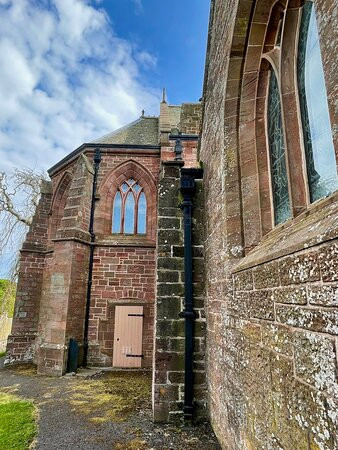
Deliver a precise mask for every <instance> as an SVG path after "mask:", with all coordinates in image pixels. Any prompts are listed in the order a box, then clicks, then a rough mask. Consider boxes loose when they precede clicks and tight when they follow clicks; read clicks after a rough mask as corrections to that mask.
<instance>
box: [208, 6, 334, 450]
mask: <svg viewBox="0 0 338 450" xmlns="http://www.w3.org/2000/svg"><path fill="white" fill-rule="evenodd" d="M212 3H213V6H214V10H213V11H212V26H211V28H210V30H209V40H210V42H209V52H208V57H207V60H208V64H209V66H208V67H207V72H206V80H205V92H204V121H203V130H202V142H201V160H202V161H203V164H204V165H203V167H204V169H205V172H204V174H205V176H204V181H205V186H204V187H205V201H206V202H205V203H206V214H205V217H206V224H205V225H206V242H205V253H206V260H205V267H206V301H207V332H208V348H207V355H208V360H207V368H208V387H209V410H210V416H211V421H212V424H213V427H214V430H215V431H216V434H217V436H218V438H219V440H220V442H221V444H222V446H223V448H231V449H238V450H243V449H261V448H283V449H290V450H293V449H296V448H297V449H309V448H325V449H334V448H336V447H337V445H338V444H337V434H336V424H335V415H336V412H335V411H336V408H337V405H336V398H337V392H338V386H337V379H336V374H337V359H336V355H337V348H336V343H337V332H338V330H337V323H338V316H337V302H336V299H335V295H336V293H337V261H338V256H337V241H336V237H337V234H338V230H337V217H338V212H337V196H331V198H329V199H326V200H322V201H321V202H320V203H317V205H312V206H309V205H308V206H307V211H306V212H305V213H303V214H301V215H299V216H298V217H297V218H295V219H294V220H292V221H290V222H289V223H288V224H285V225H284V226H282V227H279V228H276V229H274V230H272V231H271V232H270V233H269V234H267V235H266V236H265V238H264V239H262V229H261V219H262V217H261V215H260V211H259V209H258V208H257V203H259V202H257V195H256V196H255V195H253V194H254V193H255V192H257V190H258V180H259V178H258V176H257V172H256V166H257V161H258V163H260V162H261V161H260V159H259V155H260V153H259V150H260V147H259V146H257V147H256V141H255V119H256V118H255V115H254V114H253V113H252V112H253V111H255V104H256V101H257V102H258V100H259V99H257V98H256V97H255V92H256V90H255V86H256V81H257V67H258V66H259V58H260V55H258V53H257V52H258V48H257V47H258V46H257V44H258V43H259V42H261V40H262V39H263V38H264V30H265V24H266V23H267V21H268V19H269V11H270V7H271V5H272V4H273V2H272V1H271V2H267V1H260V0H257V1H230V0H227V1H223V0H222V1H221V0H214V1H213V2H212ZM293 3H294V5H296V6H297V5H298V2H293ZM315 5H316V8H317V15H318V23H319V32H320V38H321V46H322V55H323V62H324V72H325V79H326V84H327V90H328V99H329V107H330V109H331V120H332V124H334V123H336V120H335V118H336V116H335V115H334V107H333V101H332V100H333V97H334V92H335V90H334V89H335V88H334V87H333V85H334V81H333V80H334V79H335V78H336V75H335V72H336V68H335V64H332V63H330V61H333V60H334V58H335V55H334V48H335V45H336V40H335V39H334V38H333V30H332V22H331V21H330V18H332V17H333V15H334V11H337V5H336V4H335V3H334V2H332V1H329V2H327V1H322V0H320V1H317V2H315ZM253 7H255V8H256V9H255V14H256V15H255V18H256V19H255V24H254V25H253V27H252V29H251V30H250V17H252V16H251V13H252V8H253ZM250 31H251V34H250V39H251V42H252V43H253V45H252V46H251V48H250V49H249V50H248V53H247V58H245V57H246V52H247V48H246V42H247V39H248V38H249V33H250ZM254 44H255V45H254ZM245 64H246V65H245ZM244 67H246V73H245V75H243V70H244ZM250 68H251V69H250ZM239 111H240V112H239ZM243 123H244V125H245V128H244V126H243ZM239 124H241V126H239ZM336 132H337V131H336V128H333V133H334V137H335V133H336ZM239 135H240V137H241V141H239ZM293 150H294V147H293ZM239 155H240V158H239ZM267 181H268V180H265V183H267ZM265 194H266V193H265ZM263 230H264V228H263ZM265 231H266V230H264V232H265ZM245 255H246V256H245ZM244 256H245V257H244Z"/></svg>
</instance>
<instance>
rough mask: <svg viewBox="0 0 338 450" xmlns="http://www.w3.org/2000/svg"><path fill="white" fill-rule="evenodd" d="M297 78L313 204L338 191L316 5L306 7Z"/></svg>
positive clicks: (299, 46)
mask: <svg viewBox="0 0 338 450" xmlns="http://www.w3.org/2000/svg"><path fill="white" fill-rule="evenodd" d="M297 78H298V80H297V81H298V91H299V103H300V111H301V118H302V128H303V139H304V149H305V158H306V169H307V176H308V185H309V191H310V200H311V202H314V201H316V200H318V199H320V198H322V197H326V196H327V195H329V194H330V193H332V192H334V191H335V190H336V189H337V188H338V177H337V170H336V158H335V152H334V147H333V141H332V132H331V124H330V116H329V109H328V103H327V94H326V87H325V80H324V72H323V64H322V58H321V53H320V46H319V36H318V29H317V20H316V13H315V8H314V5H313V3H312V2H311V1H307V2H306V3H305V5H304V6H303V11H302V20H301V25H300V32H299V42H298V60H297Z"/></svg>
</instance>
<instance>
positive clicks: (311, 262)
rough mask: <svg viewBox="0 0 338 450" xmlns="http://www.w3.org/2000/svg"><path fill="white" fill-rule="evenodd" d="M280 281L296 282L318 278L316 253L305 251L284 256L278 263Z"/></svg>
mask: <svg viewBox="0 0 338 450" xmlns="http://www.w3.org/2000/svg"><path fill="white" fill-rule="evenodd" d="M279 275H280V279H281V283H282V285H283V284H296V283H305V282H308V281H317V280H319V279H320V270H319V263H318V259H317V254H315V253H307V254H305V255H297V256H296V255H295V256H290V257H287V258H285V259H284V260H282V261H281V262H280V263H279Z"/></svg>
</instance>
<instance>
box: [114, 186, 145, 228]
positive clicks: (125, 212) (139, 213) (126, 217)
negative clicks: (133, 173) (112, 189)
mask: <svg viewBox="0 0 338 450" xmlns="http://www.w3.org/2000/svg"><path fill="white" fill-rule="evenodd" d="M146 224H147V200H146V196H145V193H144V191H143V188H142V186H141V185H140V184H139V183H138V182H137V181H136V180H135V179H133V178H129V179H128V180H125V181H124V182H123V183H122V185H121V186H120V187H119V189H118V190H117V192H116V194H115V197H114V205H113V220H112V232H113V233H119V234H146V231H147V225H146Z"/></svg>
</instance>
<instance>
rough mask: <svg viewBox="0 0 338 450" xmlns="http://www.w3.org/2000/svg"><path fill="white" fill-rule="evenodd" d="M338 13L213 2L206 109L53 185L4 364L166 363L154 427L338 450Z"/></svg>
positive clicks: (129, 136) (252, 443)
mask: <svg viewBox="0 0 338 450" xmlns="http://www.w3.org/2000/svg"><path fill="white" fill-rule="evenodd" d="M337 18H338V4H337V2H334V1H332V0H315V1H309V0H308V1H304V0H212V1H211V10H210V23H209V33H208V45H207V55H206V68H205V77H204V87H203V96H202V99H201V102H200V103H196V104H193V103H183V104H182V105H181V106H173V105H169V104H168V103H167V102H166V100H165V98H163V101H162V102H161V104H160V114H159V117H147V116H144V115H142V116H141V117H140V118H139V119H138V120H136V121H135V122H133V123H131V124H129V125H127V126H126V127H124V128H122V129H120V130H117V131H115V132H113V133H111V134H109V135H107V136H104V137H103V138H101V139H98V140H96V141H94V142H92V143H86V144H83V145H82V146H81V147H79V148H78V149H76V150H74V151H73V152H72V153H70V154H69V155H68V156H67V157H66V158H64V159H63V160H62V161H60V162H59V163H57V164H56V165H55V166H54V167H52V168H51V169H50V171H49V175H50V178H51V183H46V184H44V185H43V187H42V196H41V200H40V204H39V206H38V208H37V211H36V214H35V218H34V221H33V224H32V226H31V227H30V230H29V232H28V234H27V238H26V241H25V243H24V245H23V248H22V250H21V261H20V275H19V280H18V289H17V299H16V313H15V318H14V321H13V327H12V333H11V335H10V337H9V339H8V346H7V362H15V361H31V360H33V361H34V362H35V363H36V364H37V366H38V372H39V373H41V374H49V375H62V374H64V373H65V372H66V371H67V370H69V368H70V367H71V366H72V364H74V359H75V364H76V363H78V365H81V364H82V363H84V364H88V365H92V366H102V367H111V366H113V367H118V368H130V367H141V368H152V371H153V411H154V420H155V421H159V422H174V421H177V420H180V419H181V418H183V417H185V418H186V419H189V420H190V419H191V418H193V419H194V420H197V421H198V420H203V419H204V418H206V417H208V418H209V419H210V421H211V424H212V426H213V429H214V431H215V433H216V435H217V437H218V439H219V441H220V443H221V445H222V447H223V448H224V449H238V450H242V449H288V450H294V449H297V450H298V449H300V450H303V449H304V450H305V449H306V450H309V449H321V450H325V449H336V448H338V438H337V436H338V433H337V407H338V400H337V399H338V386H337V344H338V339H337V335H338V311H337V306H338V243H337V227H338V212H337V189H338V178H337V161H338V147H337V134H338V128H337V107H336V94H337V87H336V86H337V72H338V70H337V69H338V67H337V58H336V48H337V44H338V41H337V29H338V24H337Z"/></svg>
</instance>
